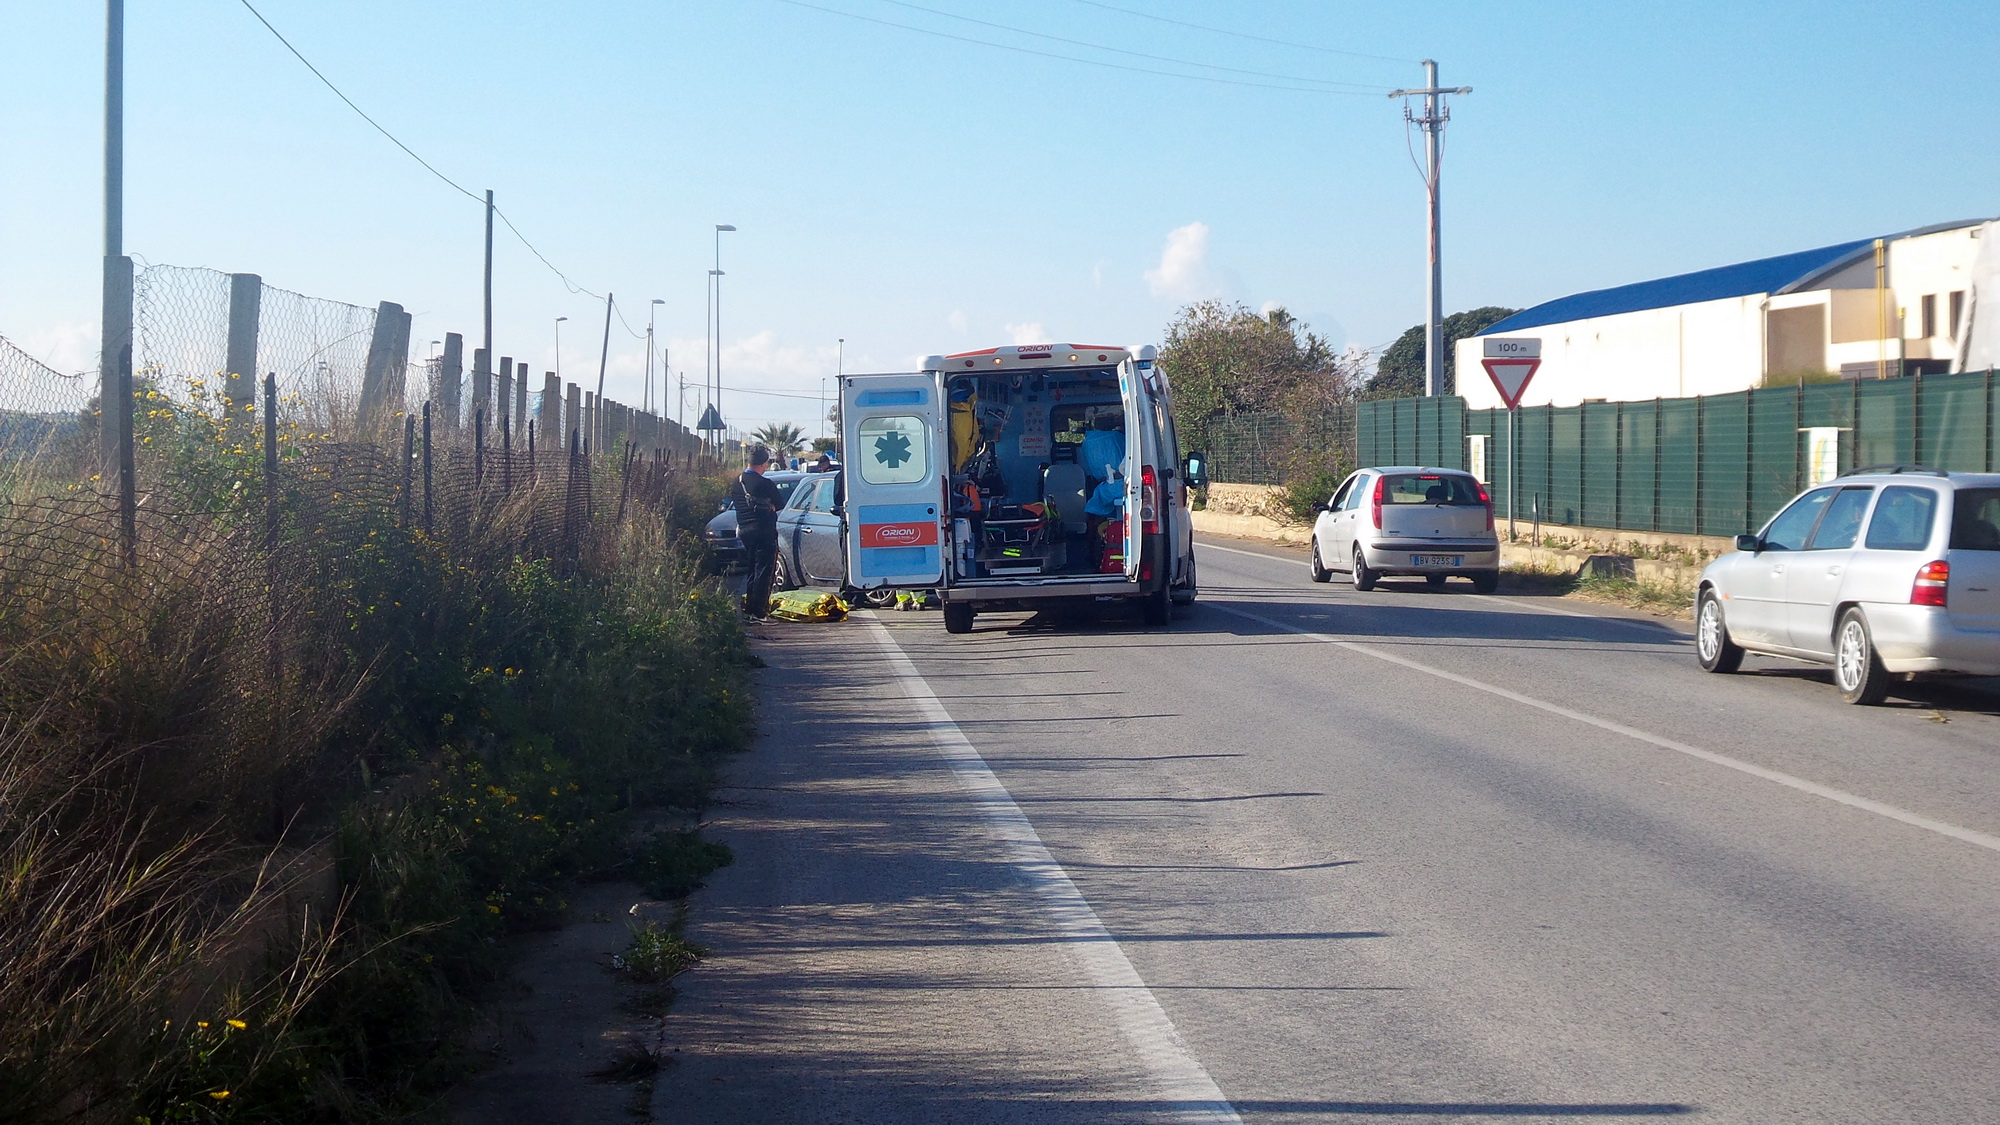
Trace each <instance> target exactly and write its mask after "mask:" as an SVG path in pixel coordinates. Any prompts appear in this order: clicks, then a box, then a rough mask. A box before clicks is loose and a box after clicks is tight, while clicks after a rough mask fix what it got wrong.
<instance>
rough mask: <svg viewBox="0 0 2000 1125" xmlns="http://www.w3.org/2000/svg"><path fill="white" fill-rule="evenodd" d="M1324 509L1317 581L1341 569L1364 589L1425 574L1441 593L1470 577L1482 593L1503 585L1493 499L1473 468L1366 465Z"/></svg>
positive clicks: (1316, 535) (1317, 523)
mask: <svg viewBox="0 0 2000 1125" xmlns="http://www.w3.org/2000/svg"><path fill="white" fill-rule="evenodd" d="M1318 508H1319V516H1318V518H1316V519H1315V520H1314V521H1313V532H1312V557H1311V565H1312V580H1313V581H1314V582H1326V581H1328V580H1330V579H1331V578H1332V577H1333V574H1334V572H1335V571H1339V572H1341V573H1344V574H1346V575H1347V576H1348V578H1349V579H1350V580H1351V581H1352V582H1353V583H1354V588H1355V589H1357V590H1364V591H1365V590H1372V589H1374V588H1375V580H1376V579H1378V578H1381V577H1383V576H1385V575H1406V574H1417V575H1422V576H1423V577H1424V579H1425V581H1427V582H1429V583H1430V586H1431V588H1432V589H1434V590H1435V589H1440V588H1442V587H1443V586H1444V583H1445V579H1447V578H1449V577H1451V576H1452V575H1462V576H1464V577H1466V578H1470V579H1472V588H1473V589H1474V590H1477V591H1478V592H1480V593H1482V594H1486V593H1491V592H1492V591H1493V588H1494V587H1495V586H1498V585H1499V584H1500V539H1499V537H1498V535H1497V534H1496V533H1495V532H1494V530H1493V498H1492V497H1491V496H1489V495H1487V492H1486V486H1485V485H1483V484H1481V483H1479V478H1478V477H1475V476H1473V475H1472V474H1471V473H1468V472H1464V471H1462V470H1459V469H1427V468H1422V467H1418V466H1398V467H1392V468H1375V469H1361V470H1359V471H1357V472H1355V473H1354V474H1353V475H1351V476H1349V477H1348V478H1347V480H1346V481H1344V482H1342V484H1341V486H1340V489H1339V491H1337V492H1335V493H1334V494H1333V498H1332V499H1330V500H1328V501H1327V502H1326V503H1324V504H1321V505H1319V506H1318Z"/></svg>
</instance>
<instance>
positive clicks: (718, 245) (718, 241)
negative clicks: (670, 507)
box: [709, 223, 736, 452]
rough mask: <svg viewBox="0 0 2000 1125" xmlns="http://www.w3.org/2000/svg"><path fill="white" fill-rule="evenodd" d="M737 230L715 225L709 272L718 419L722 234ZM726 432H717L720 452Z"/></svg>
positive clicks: (720, 372) (720, 408)
mask: <svg viewBox="0 0 2000 1125" xmlns="http://www.w3.org/2000/svg"><path fill="white" fill-rule="evenodd" d="M735 230H736V228H735V227H734V226H732V225H731V224H729V223H717V224H715V268H714V269H712V270H710V271H709V275H710V276H711V277H712V278H713V279H714V282H715V416H716V417H717V418H718V419H719V418H721V417H722V232H723V231H730V232H732V233H733V232H734V231H735ZM724 432H725V431H723V430H717V431H716V435H717V436H716V442H717V443H718V444H717V451H718V452H720V449H721V446H720V442H721V441H722V437H721V435H722V434H723V433H724Z"/></svg>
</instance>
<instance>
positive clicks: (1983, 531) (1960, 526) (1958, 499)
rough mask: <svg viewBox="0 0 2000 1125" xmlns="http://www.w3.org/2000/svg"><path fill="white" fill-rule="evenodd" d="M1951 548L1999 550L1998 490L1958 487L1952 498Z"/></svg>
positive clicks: (1999, 514) (1999, 491)
mask: <svg viewBox="0 0 2000 1125" xmlns="http://www.w3.org/2000/svg"><path fill="white" fill-rule="evenodd" d="M1951 549H1952V550H1954V551H2000V488H1961V489H1959V490H1958V494H1957V495H1955V496H1953V497H1952V500H1951Z"/></svg>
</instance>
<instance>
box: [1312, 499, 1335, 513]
mask: <svg viewBox="0 0 2000 1125" xmlns="http://www.w3.org/2000/svg"><path fill="white" fill-rule="evenodd" d="M1313 511H1315V512H1331V511H1333V505H1331V504H1329V503H1327V502H1326V501H1324V500H1322V501H1320V502H1319V503H1317V504H1314V505H1313Z"/></svg>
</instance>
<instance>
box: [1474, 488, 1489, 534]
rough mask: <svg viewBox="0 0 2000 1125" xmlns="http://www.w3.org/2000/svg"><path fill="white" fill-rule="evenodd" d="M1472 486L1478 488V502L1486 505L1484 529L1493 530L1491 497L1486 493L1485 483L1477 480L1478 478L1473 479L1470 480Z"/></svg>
mask: <svg viewBox="0 0 2000 1125" xmlns="http://www.w3.org/2000/svg"><path fill="white" fill-rule="evenodd" d="M1472 487H1474V488H1476V489H1478V490H1479V502H1480V503H1481V504H1484V505H1486V530H1488V531H1492V530H1493V497H1492V496H1491V495H1489V494H1488V493H1487V491H1486V485H1485V483H1484V482H1482V481H1479V480H1474V481H1473V482H1472Z"/></svg>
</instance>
